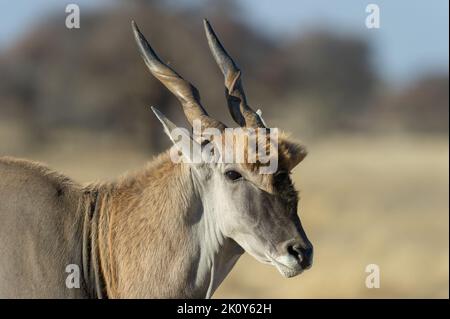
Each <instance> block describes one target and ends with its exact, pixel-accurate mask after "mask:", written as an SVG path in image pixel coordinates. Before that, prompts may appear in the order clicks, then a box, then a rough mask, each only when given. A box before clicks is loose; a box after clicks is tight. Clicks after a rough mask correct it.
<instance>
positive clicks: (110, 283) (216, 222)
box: [0, 20, 313, 298]
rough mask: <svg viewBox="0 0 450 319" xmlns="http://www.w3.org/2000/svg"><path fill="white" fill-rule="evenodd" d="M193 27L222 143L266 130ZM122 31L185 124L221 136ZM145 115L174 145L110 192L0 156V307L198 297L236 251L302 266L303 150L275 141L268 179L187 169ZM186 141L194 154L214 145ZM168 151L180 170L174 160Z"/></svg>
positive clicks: (195, 96)
mask: <svg viewBox="0 0 450 319" xmlns="http://www.w3.org/2000/svg"><path fill="white" fill-rule="evenodd" d="M204 26H205V31H206V36H207V40H208V44H209V47H210V49H211V52H212V55H213V57H214V59H215V61H216V62H217V64H218V65H219V67H220V70H221V72H222V73H223V75H224V78H225V93H226V99H227V102H228V103H227V104H228V108H229V111H230V113H231V116H232V118H233V119H234V120H235V121H236V122H237V124H238V125H239V127H240V128H241V130H239V131H234V132H233V133H232V134H233V135H232V140H233V139H237V138H239V136H238V135H240V134H245V132H248V131H251V130H255V129H258V130H263V131H264V130H267V129H268V127H267V125H266V123H265V121H264V120H263V119H262V117H261V112H259V111H254V110H253V109H252V108H251V107H250V106H249V105H248V103H247V99H246V96H245V93H244V89H243V85H242V81H241V71H240V70H239V68H238V67H237V65H236V64H235V63H234V61H233V60H232V58H231V57H230V56H229V55H228V53H227V52H226V51H225V49H224V47H223V46H222V44H221V43H220V41H219V39H218V38H217V36H216V34H215V33H214V31H213V29H212V28H211V26H210V24H209V23H208V21H206V20H205V21H204ZM132 28H133V33H134V36H135V39H136V42H137V45H138V48H139V51H140V53H141V55H142V57H143V59H144V61H145V64H146V66H147V67H148V69H149V70H150V72H151V73H152V74H153V75H154V76H155V77H156V78H157V79H158V80H159V81H161V82H162V83H163V84H164V85H165V86H166V87H167V89H169V90H170V91H171V92H172V93H173V94H174V95H175V96H176V98H177V99H178V100H179V101H180V102H181V105H182V108H183V111H184V114H185V116H186V118H187V120H188V122H189V123H190V124H191V125H192V124H193V123H194V121H201V128H202V129H204V130H206V129H215V130H217V131H219V132H223V131H224V130H225V129H226V126H225V125H224V124H223V123H222V122H220V121H218V120H216V119H214V118H212V117H210V116H209V115H208V113H207V112H206V111H205V109H204V107H203V106H202V104H201V102H200V97H199V93H198V91H197V89H196V88H195V87H194V86H193V85H192V84H190V83H189V82H187V81H186V80H185V79H183V78H182V77H181V76H180V75H179V74H178V73H176V72H175V71H174V70H173V69H172V68H170V67H169V66H168V65H166V64H164V63H163V62H162V60H161V59H160V58H159V57H158V56H157V54H156V53H155V51H154V50H153V49H152V48H151V46H150V45H149V43H148V42H147V40H146V39H145V38H144V36H143V35H142V33H141V32H140V31H139V29H138V27H137V25H136V24H135V23H134V22H133V23H132ZM154 112H155V114H156V116H157V117H158V119H159V120H160V121H161V123H162V125H163V127H164V131H165V132H166V133H167V134H168V135H169V138H170V139H171V140H172V142H174V144H175V145H173V146H172V147H171V148H170V149H169V150H168V151H166V152H164V153H162V154H160V155H159V156H158V157H157V158H156V159H154V160H153V161H151V162H150V163H149V164H148V165H147V166H146V167H145V168H143V169H142V170H140V171H138V172H136V173H134V174H128V175H126V176H125V177H122V178H120V179H117V180H115V181H114V182H104V183H91V184H86V185H80V184H77V183H76V182H74V181H72V180H71V179H70V178H68V177H66V176H63V175H62V174H59V173H57V172H54V171H52V170H50V169H48V168H46V167H45V166H43V165H41V164H38V163H35V162H31V161H27V160H19V159H14V158H10V157H3V158H0V298H209V297H211V296H212V295H213V293H214V291H215V290H216V289H217V287H218V286H219V285H220V284H221V282H222V281H223V280H224V278H225V277H226V276H227V274H228V273H229V272H230V270H231V269H232V267H233V266H234V265H235V263H236V262H237V260H238V259H239V257H240V256H241V255H242V254H243V253H244V252H248V253H249V254H250V255H252V256H253V257H254V258H256V259H257V260H258V261H260V262H262V263H266V264H270V265H273V266H275V267H276V268H277V269H278V271H279V272H280V273H281V274H282V275H283V276H285V277H293V276H296V275H298V274H300V273H301V272H302V271H303V270H305V269H308V268H310V267H311V265H312V258H313V247H312V245H311V243H310V241H309V240H308V238H307V236H306V234H305V231H304V230H303V227H302V225H301V222H300V219H299V217H298V214H297V205H298V194H297V191H296V189H295V188H294V186H293V183H292V180H291V178H290V172H291V171H292V169H293V168H294V167H296V166H297V164H299V163H300V162H301V161H302V159H303V158H304V157H305V155H306V151H305V149H304V147H303V146H302V145H300V144H299V143H297V142H295V141H293V140H291V139H289V138H287V137H286V136H284V135H280V136H279V137H278V139H277V141H275V142H277V143H276V151H277V152H276V156H277V169H276V170H275V171H274V172H271V173H266V174H261V173H260V172H259V170H258V168H259V167H260V166H262V165H263V164H262V163H261V162H259V161H256V162H249V161H243V162H239V163H238V162H231V163H227V162H220V163H219V162H208V163H206V162H202V163H196V162H193V161H190V160H189V159H190V158H191V157H190V156H189V155H188V154H187V152H188V147H180V145H178V144H176V141H177V137H176V136H174V134H173V131H174V127H175V126H174V124H173V123H172V122H170V121H169V120H168V119H167V118H166V117H165V116H164V115H163V114H162V113H160V112H159V111H157V110H156V109H154ZM188 138H189V139H190V141H191V142H192V143H193V145H194V144H195V145H196V146H198V147H199V148H200V149H204V148H206V147H207V146H208V144H211V143H213V142H214V145H215V146H217V145H219V146H220V144H221V143H222V142H223V141H224V139H223V138H221V137H220V136H219V137H217V136H214V137H213V138H211V139H210V140H208V139H207V138H204V139H203V140H198V139H195V138H194V136H192V135H190V136H188ZM213 140H214V141H213ZM259 142H261V141H260V140H259ZM262 142H263V144H265V143H267V144H270V145H272V143H273V142H274V141H273V140H270V139H265V138H264V139H262ZM260 144H261V143H260ZM263 148H264V149H265V148H267V145H263ZM174 149H175V153H177V154H179V155H180V156H181V157H182V158H183V161H180V162H174V161H173V159H172V156H171V154H173V153H174V152H173V150H174ZM215 149H216V148H211V150H212V152H214V150H215ZM234 151H237V149H235V150H234ZM244 151H245V154H246V156H248V155H249V154H250V153H251V152H252V150H251V149H250V148H248V149H245V150H244ZM69 276H71V278H70V280H68V279H69Z"/></svg>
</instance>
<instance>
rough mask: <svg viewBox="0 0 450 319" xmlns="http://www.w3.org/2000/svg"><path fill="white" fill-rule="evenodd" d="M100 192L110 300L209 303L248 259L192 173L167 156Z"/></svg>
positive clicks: (100, 244) (103, 260)
mask: <svg viewBox="0 0 450 319" xmlns="http://www.w3.org/2000/svg"><path fill="white" fill-rule="evenodd" d="M98 192H99V199H98V200H97V203H98V205H100V207H99V208H98V209H99V222H98V237H99V240H98V247H99V259H100V261H99V263H100V267H101V273H102V274H103V276H104V278H105V286H106V291H107V294H108V296H109V297H112V298H205V297H206V298H209V297H211V296H212V294H213V293H214V291H215V290H216V289H217V287H218V286H219V284H220V283H221V282H222V280H223V279H224V278H225V276H226V275H227V274H228V272H229V271H230V270H231V268H232V267H233V266H234V264H235V263H236V261H237V260H238V258H239V256H240V255H241V254H242V252H243V251H242V249H241V248H240V247H239V246H238V245H237V244H236V243H235V242H234V241H233V240H231V239H229V238H226V237H225V236H223V234H222V232H221V231H220V229H219V227H218V224H217V222H216V221H215V218H214V216H215V212H214V211H212V209H211V208H210V207H207V205H205V203H204V202H203V201H202V189H201V187H200V184H199V183H198V182H197V180H196V177H195V176H194V174H192V172H191V170H190V167H189V166H188V165H184V164H174V163H172V161H171V160H170V157H169V156H168V154H167V153H164V154H163V155H161V156H159V157H158V158H157V159H156V160H154V161H153V162H152V163H150V164H149V165H148V166H147V167H146V168H145V169H144V170H143V171H141V172H139V173H137V174H134V175H133V176H129V177H126V178H124V179H123V180H121V181H118V182H116V183H114V184H108V185H103V186H100V187H98Z"/></svg>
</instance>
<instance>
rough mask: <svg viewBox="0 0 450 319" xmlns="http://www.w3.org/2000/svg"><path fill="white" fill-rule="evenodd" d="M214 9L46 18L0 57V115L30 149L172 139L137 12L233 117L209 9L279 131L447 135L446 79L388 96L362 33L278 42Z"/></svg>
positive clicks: (168, 54) (222, 7)
mask: <svg viewBox="0 0 450 319" xmlns="http://www.w3.org/2000/svg"><path fill="white" fill-rule="evenodd" d="M209 4H210V6H208V7H207V8H206V9H202V10H199V9H198V8H197V9H196V10H190V9H189V8H184V9H182V8H179V7H178V8H175V7H173V6H169V5H162V4H161V3H160V2H159V1H158V2H156V1H133V2H131V1H130V2H127V5H126V6H125V5H122V6H121V5H118V6H115V7H111V8H108V9H104V10H102V11H95V12H91V13H82V27H81V28H80V29H77V30H69V29H67V28H65V27H63V25H64V19H65V16H64V15H58V16H50V17H49V18H48V19H47V20H46V21H44V22H41V23H40V24H39V25H37V26H36V27H35V28H33V29H32V30H30V31H29V32H28V34H27V35H26V36H25V37H23V38H21V39H19V40H18V41H17V42H16V44H15V45H14V46H13V47H11V48H8V49H7V50H3V51H2V52H1V54H0V106H1V107H0V118H1V119H2V120H3V122H5V121H8V123H12V122H15V123H16V124H17V125H18V126H19V127H23V128H27V130H26V132H25V133H23V140H24V141H25V142H27V143H28V145H29V146H30V147H31V146H33V145H38V143H45V141H46V139H47V138H48V135H49V134H51V133H52V131H54V130H55V129H60V128H72V129H80V130H90V131H92V132H94V133H95V132H103V133H105V132H106V133H111V134H117V135H126V136H128V137H129V139H130V141H135V142H136V143H137V144H138V145H142V146H144V147H147V148H149V149H152V150H161V148H162V147H163V146H167V143H166V141H165V140H164V141H161V134H160V127H159V125H157V123H156V120H155V118H154V116H153V114H152V112H150V111H149V108H148V106H150V105H155V106H157V107H158V108H160V109H161V110H163V111H164V112H165V113H166V114H167V115H168V116H169V117H171V118H173V119H174V120H175V121H176V122H177V123H180V124H182V123H184V122H183V121H184V119H183V117H182V112H181V110H180V106H179V105H178V104H177V102H176V100H175V99H174V98H173V97H172V96H171V94H170V93H169V92H168V91H167V90H166V89H165V88H163V87H162V85H161V84H160V83H159V82H157V81H156V80H155V79H153V78H152V77H151V75H150V74H149V72H148V71H147V70H146V69H145V66H144V63H143V62H142V60H141V58H140V57H139V54H138V52H137V49H136V45H135V43H134V39H133V37H132V33H131V29H130V21H131V19H135V20H136V21H137V22H138V24H139V25H140V27H141V29H142V30H143V32H144V33H145V34H146V36H147V38H148V39H149V41H150V42H151V43H152V45H153V46H154V48H155V49H156V50H157V52H158V53H159V55H160V56H161V57H163V59H164V60H165V61H168V62H169V63H170V64H171V65H172V66H173V67H174V68H175V69H176V70H177V71H178V72H179V73H181V74H182V75H183V76H184V77H185V78H187V79H188V80H190V81H191V82H192V83H194V84H195V85H196V86H197V87H198V88H199V90H200V92H201V94H202V99H203V101H204V103H205V105H206V107H207V109H208V111H209V112H210V113H212V115H214V116H216V117H220V118H221V119H223V120H225V121H228V123H230V124H231V120H230V117H229V115H228V114H227V111H226V107H225V100H224V98H223V82H222V78H221V74H220V72H219V70H218V68H217V67H216V65H215V64H214V61H213V59H212V57H211V55H210V53H209V50H208V47H207V43H206V40H205V36H204V34H203V29H202V23H201V22H202V19H201V18H202V17H203V16H208V17H209V19H210V20H211V21H212V23H213V25H214V27H215V29H216V30H217V32H218V33H219V34H220V37H221V39H222V40H223V42H224V43H225V46H226V48H227V50H228V51H229V52H231V54H232V55H233V56H234V57H235V59H236V60H237V61H238V63H239V65H240V66H241V68H242V70H243V74H244V85H245V87H246V90H247V95H248V96H249V99H250V103H251V104H252V105H254V106H256V107H261V108H262V110H263V111H264V113H265V115H266V117H267V118H268V119H271V121H269V124H271V125H272V126H282V127H283V128H288V129H292V130H294V131H295V130H297V129H298V127H301V128H302V129H301V133H302V134H304V135H305V134H306V135H308V134H309V135H322V134H329V133H330V131H342V130H346V131H355V130H357V131H374V130H375V131H376V130H384V131H385V130H407V131H421V132H423V131H427V132H433V133H446V132H448V110H449V109H448V102H449V95H448V74H445V75H429V76H427V77H424V78H423V79H421V80H419V81H417V82H415V83H413V84H412V85H411V86H409V87H406V88H404V89H402V90H400V91H393V90H390V89H389V88H386V87H385V86H384V85H383V83H382V81H381V80H380V79H378V78H377V77H376V76H375V72H374V68H373V66H372V63H371V55H370V50H369V46H368V43H367V42H366V41H365V40H364V39H360V38H356V37H352V36H343V35H340V34H335V33H333V32H331V31H321V32H310V33H308V34H305V35H303V36H301V37H298V38H292V39H290V40H289V42H288V43H286V42H283V41H280V42H277V43H275V42H274V41H273V40H271V39H267V38H264V36H263V35H261V34H259V33H258V32H257V31H256V30H253V29H250V28H249V27H248V26H246V25H245V24H244V23H242V22H241V21H240V20H239V19H238V18H236V14H233V13H234V12H237V11H238V8H237V7H236V6H237V4H234V2H220V4H214V3H213V2H210V3H209ZM280 43H282V44H280ZM281 123H283V125H280V124H281ZM17 125H16V127H17ZM154 130H157V132H154ZM295 133H298V132H295Z"/></svg>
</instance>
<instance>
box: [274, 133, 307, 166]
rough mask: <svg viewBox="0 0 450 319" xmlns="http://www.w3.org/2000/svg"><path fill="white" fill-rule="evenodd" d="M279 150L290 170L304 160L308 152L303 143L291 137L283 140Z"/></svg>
mask: <svg viewBox="0 0 450 319" xmlns="http://www.w3.org/2000/svg"><path fill="white" fill-rule="evenodd" d="M279 152H280V153H281V154H280V155H281V158H282V159H283V161H284V162H285V165H286V168H287V169H288V170H289V171H291V170H292V169H294V168H295V167H296V166H297V165H298V164H299V163H300V162H301V161H303V159H304V158H305V157H306V155H307V154H308V152H307V151H306V148H305V147H304V146H303V145H301V144H300V143H297V142H296V141H292V140H289V139H282V140H281V143H280V149H279Z"/></svg>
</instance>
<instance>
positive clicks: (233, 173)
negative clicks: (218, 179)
mask: <svg viewBox="0 0 450 319" xmlns="http://www.w3.org/2000/svg"><path fill="white" fill-rule="evenodd" d="M225 176H226V177H227V178H228V179H229V180H230V181H236V180H238V179H241V178H242V175H241V174H239V173H238V172H236V171H227V172H226V173H225Z"/></svg>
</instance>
